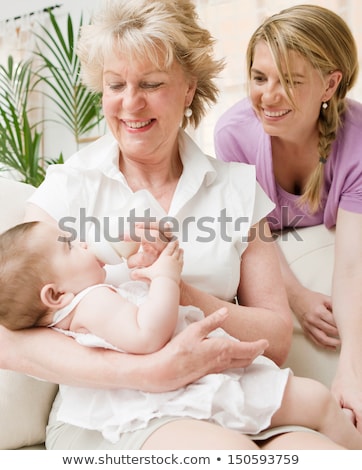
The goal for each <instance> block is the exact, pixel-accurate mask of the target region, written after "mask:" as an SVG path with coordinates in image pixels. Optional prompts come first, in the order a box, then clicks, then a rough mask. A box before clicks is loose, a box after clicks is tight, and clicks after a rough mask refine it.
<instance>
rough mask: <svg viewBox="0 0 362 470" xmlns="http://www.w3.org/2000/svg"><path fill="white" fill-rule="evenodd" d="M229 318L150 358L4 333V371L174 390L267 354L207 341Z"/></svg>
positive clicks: (63, 339) (44, 332)
mask: <svg viewBox="0 0 362 470" xmlns="http://www.w3.org/2000/svg"><path fill="white" fill-rule="evenodd" d="M226 317H227V312H226V310H225V309H223V310H221V311H218V312H215V313H214V314H213V315H210V316H208V317H207V318H205V319H203V320H201V321H199V322H195V323H193V324H191V325H189V326H188V327H187V328H186V329H185V330H184V331H182V332H181V333H180V334H178V335H177V336H176V337H175V338H173V339H172V340H171V341H170V342H169V343H167V345H166V346H165V347H164V348H163V349H161V350H160V351H157V352H155V353H153V354H147V355H131V354H123V353H119V352H116V351H110V350H106V349H99V348H88V347H84V346H81V345H79V344H78V343H77V342H76V341H74V340H73V339H72V338H68V337H67V336H65V335H62V334H60V333H57V332H55V331H53V330H50V329H49V328H33V329H30V330H18V331H10V330H7V329H6V328H4V327H0V344H1V353H0V368H1V369H9V370H14V371H17V372H22V373H25V374H28V375H32V376H35V377H39V378H41V379H44V380H47V381H49V382H54V383H64V384H69V385H73V386H80V387H92V388H110V389H115V388H123V387H125V388H133V389H139V390H144V391H149V392H163V391H169V390H174V389H177V388H179V387H182V386H184V385H187V384H188V383H191V382H193V381H195V380H197V379H199V378H200V377H203V376H204V375H206V374H209V373H218V372H222V371H224V370H226V369H229V368H234V367H247V366H248V365H249V364H251V362H252V361H253V360H254V359H255V358H256V357H257V356H259V355H260V354H262V353H263V351H264V349H265V348H266V347H267V345H268V344H267V342H266V341H263V340H260V341H256V342H252V343H242V342H238V341H233V340H231V339H226V338H207V336H208V335H209V333H210V332H211V331H213V330H214V329H216V328H218V327H221V326H222V324H223V322H224V320H225V318H226Z"/></svg>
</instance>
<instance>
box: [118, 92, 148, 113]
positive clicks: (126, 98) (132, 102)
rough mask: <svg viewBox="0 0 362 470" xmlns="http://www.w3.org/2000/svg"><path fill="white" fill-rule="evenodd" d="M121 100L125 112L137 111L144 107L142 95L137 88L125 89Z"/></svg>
mask: <svg viewBox="0 0 362 470" xmlns="http://www.w3.org/2000/svg"><path fill="white" fill-rule="evenodd" d="M122 98H123V99H122V105H123V108H124V109H126V110H127V111H138V110H139V109H142V108H144V106H145V102H146V100H145V97H144V93H143V91H142V90H140V89H138V88H134V87H126V89H125V90H124V92H123V97H122Z"/></svg>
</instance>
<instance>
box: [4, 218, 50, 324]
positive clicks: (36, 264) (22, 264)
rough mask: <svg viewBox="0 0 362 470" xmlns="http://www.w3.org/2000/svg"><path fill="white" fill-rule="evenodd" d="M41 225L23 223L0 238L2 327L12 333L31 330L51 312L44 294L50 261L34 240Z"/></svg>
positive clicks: (37, 223)
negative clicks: (45, 302) (36, 229)
mask: <svg viewBox="0 0 362 470" xmlns="http://www.w3.org/2000/svg"><path fill="white" fill-rule="evenodd" d="M38 225H39V222H26V223H22V224H19V225H16V226H15V227H12V228H10V229H9V230H7V231H6V232H4V233H3V234H1V235H0V324H1V325H3V326H5V327H6V328H8V329H10V330H19V329H23V328H31V327H33V326H35V325H37V324H39V321H40V320H41V318H42V317H43V316H44V315H45V314H46V313H47V308H46V307H45V305H44V304H43V303H42V301H41V298H40V291H41V288H42V287H43V285H44V284H45V279H44V276H45V275H46V273H48V272H49V266H48V261H47V259H46V257H45V256H44V253H42V247H41V244H37V243H36V240H33V239H32V237H33V235H34V230H35V228H36V227H37V226H38ZM34 242H35V243H34Z"/></svg>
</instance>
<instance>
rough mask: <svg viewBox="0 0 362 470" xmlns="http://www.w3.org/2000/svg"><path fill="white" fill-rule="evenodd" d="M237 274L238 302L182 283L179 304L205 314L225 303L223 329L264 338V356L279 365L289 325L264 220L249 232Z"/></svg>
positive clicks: (286, 347) (244, 337) (288, 340)
mask: <svg viewBox="0 0 362 470" xmlns="http://www.w3.org/2000/svg"><path fill="white" fill-rule="evenodd" d="M240 273H241V276H240V285H239V290H238V300H239V304H240V305H236V304H230V303H228V302H225V301H223V300H220V299H218V298H216V297H213V296H212V295H209V294H206V293H204V292H201V291H200V290H198V289H195V288H193V287H192V286H190V285H188V284H185V283H182V284H181V303H182V304H183V305H188V304H192V305H195V306H197V307H199V308H200V309H201V310H203V311H204V313H205V315H208V314H210V313H211V312H213V311H215V310H216V309H218V308H221V307H224V306H227V308H228V311H229V317H228V319H227V320H226V321H225V323H224V326H223V327H224V329H225V330H226V331H227V332H228V333H229V334H231V335H233V336H235V337H236V338H238V339H239V340H241V341H255V340H256V339H259V338H265V339H267V340H268V342H269V348H268V349H267V350H266V351H265V355H266V356H268V357H270V358H271V359H272V360H273V361H275V362H276V363H277V364H279V365H281V364H282V363H283V362H284V361H285V359H286V357H287V354H288V352H289V348H290V343H291V338H292V328H293V325H292V318H291V313H290V310H289V306H288V301H287V297H286V293H285V289H284V285H283V280H282V276H281V272H280V266H279V261H278V257H277V254H276V247H275V242H274V241H273V240H272V238H271V234H270V230H269V226H268V224H267V223H266V221H265V220H263V221H261V222H259V223H258V224H256V225H255V226H254V227H252V229H251V231H250V236H249V245H248V247H247V249H246V250H245V252H244V253H243V256H242V261H241V264H240Z"/></svg>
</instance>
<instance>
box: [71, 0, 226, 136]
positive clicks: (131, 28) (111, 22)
mask: <svg viewBox="0 0 362 470" xmlns="http://www.w3.org/2000/svg"><path fill="white" fill-rule="evenodd" d="M214 42H215V40H214V39H213V37H212V36H211V34H210V32H209V31H208V30H207V29H205V28H203V27H201V25H200V24H199V17H198V15H197V12H196V8H195V5H194V4H193V2H192V1H190V0H131V1H130V0H106V1H104V6H102V7H101V9H100V10H99V11H98V12H97V13H95V14H94V16H93V19H92V21H91V23H90V24H89V25H85V26H83V27H82V29H81V32H80V37H79V40H78V44H77V53H78V56H79V59H80V62H81V74H82V80H83V83H84V84H85V85H86V86H87V87H89V88H90V89H91V90H93V91H95V92H98V93H101V92H102V74H103V63H104V58H105V56H106V55H109V53H110V51H112V50H115V51H116V52H117V53H122V55H123V56H124V57H127V58H128V59H129V60H130V61H132V60H133V59H135V58H137V59H140V58H141V59H142V58H147V59H150V60H151V61H152V62H153V63H154V65H156V66H157V67H161V68H163V69H167V68H168V67H170V66H171V65H172V63H173V61H174V60H176V61H177V62H178V63H179V64H180V65H181V67H182V69H183V70H184V72H185V73H186V75H187V76H189V77H192V78H194V79H196V81H197V88H196V92H195V96H194V99H193V101H192V104H191V105H190V108H191V109H192V116H191V117H190V118H184V120H183V122H182V126H183V127H186V125H187V124H191V125H193V126H194V127H197V126H198V124H199V123H200V121H201V119H202V117H203V116H204V115H205V114H206V111H207V106H208V105H211V104H213V103H215V102H216V100H217V96H218V93H219V90H218V87H217V85H216V84H215V80H214V79H215V78H216V77H217V76H218V74H219V73H220V72H221V70H222V69H223V68H224V61H223V60H222V59H220V60H216V59H215V58H214V49H213V46H214ZM160 50H162V51H163V52H164V55H162V57H164V63H162V64H160V63H159V60H160V59H159V51H160Z"/></svg>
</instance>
